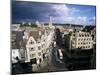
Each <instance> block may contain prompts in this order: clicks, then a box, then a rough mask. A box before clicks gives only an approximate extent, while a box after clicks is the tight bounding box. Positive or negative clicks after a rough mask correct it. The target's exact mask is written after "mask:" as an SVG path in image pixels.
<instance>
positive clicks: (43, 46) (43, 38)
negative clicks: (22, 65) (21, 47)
mask: <svg viewBox="0 0 100 75" xmlns="http://www.w3.org/2000/svg"><path fill="white" fill-rule="evenodd" d="M53 34H54V32H53V30H41V29H40V30H39V29H37V30H35V31H29V32H28V34H26V33H25V35H24V36H23V37H24V40H25V39H26V40H27V41H26V44H25V46H26V50H25V53H26V56H25V62H32V63H34V64H39V63H41V62H42V61H43V58H44V57H45V56H46V54H48V52H50V51H49V50H50V49H49V48H50V47H51V46H52V43H53Z"/></svg>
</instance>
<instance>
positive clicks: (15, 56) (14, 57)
mask: <svg viewBox="0 0 100 75" xmlns="http://www.w3.org/2000/svg"><path fill="white" fill-rule="evenodd" d="M20 59H21V56H20V53H19V49H12V63H17V62H18V60H20Z"/></svg>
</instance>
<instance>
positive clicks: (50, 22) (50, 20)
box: [49, 16, 52, 26]
mask: <svg viewBox="0 0 100 75" xmlns="http://www.w3.org/2000/svg"><path fill="white" fill-rule="evenodd" d="M49 26H52V17H51V16H50V18H49Z"/></svg>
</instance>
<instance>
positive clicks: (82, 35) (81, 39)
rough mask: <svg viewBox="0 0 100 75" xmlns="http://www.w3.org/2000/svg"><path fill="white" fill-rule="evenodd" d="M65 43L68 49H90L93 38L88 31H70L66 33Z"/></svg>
mask: <svg viewBox="0 0 100 75" xmlns="http://www.w3.org/2000/svg"><path fill="white" fill-rule="evenodd" d="M67 42H68V43H67V45H68V46H69V47H67V48H69V49H70V50H72V49H92V48H93V40H92V36H91V35H90V33H88V32H82V31H79V32H72V33H70V34H69V35H67Z"/></svg>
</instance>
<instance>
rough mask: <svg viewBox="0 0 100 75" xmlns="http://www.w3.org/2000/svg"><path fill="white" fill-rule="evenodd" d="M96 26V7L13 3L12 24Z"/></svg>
mask: <svg viewBox="0 0 100 75" xmlns="http://www.w3.org/2000/svg"><path fill="white" fill-rule="evenodd" d="M50 17H51V18H52V22H53V23H61V24H66V23H70V24H79V25H95V20H96V6H90V5H73V4H59V3H40V2H28V1H27V2H25V1H15V0H13V1H12V22H13V23H21V22H36V21H39V22H43V23H48V22H49V19H50Z"/></svg>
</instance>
